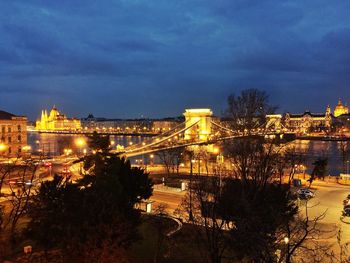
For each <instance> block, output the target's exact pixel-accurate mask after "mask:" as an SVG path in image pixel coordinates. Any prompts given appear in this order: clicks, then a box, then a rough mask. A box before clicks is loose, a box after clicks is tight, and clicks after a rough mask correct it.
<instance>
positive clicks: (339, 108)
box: [334, 99, 349, 117]
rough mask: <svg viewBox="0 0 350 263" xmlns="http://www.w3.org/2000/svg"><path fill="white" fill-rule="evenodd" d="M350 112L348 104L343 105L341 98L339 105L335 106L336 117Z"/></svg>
mask: <svg viewBox="0 0 350 263" xmlns="http://www.w3.org/2000/svg"><path fill="white" fill-rule="evenodd" d="M348 113H349V108H348V106H347V105H346V104H345V105H343V103H342V101H341V99H339V101H338V105H337V106H335V109H334V117H339V116H341V115H343V114H348Z"/></svg>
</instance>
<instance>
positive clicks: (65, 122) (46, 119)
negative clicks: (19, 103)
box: [36, 106, 81, 131]
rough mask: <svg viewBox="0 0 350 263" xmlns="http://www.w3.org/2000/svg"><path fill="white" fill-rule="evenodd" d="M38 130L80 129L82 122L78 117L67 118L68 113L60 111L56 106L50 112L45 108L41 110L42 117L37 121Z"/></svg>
mask: <svg viewBox="0 0 350 263" xmlns="http://www.w3.org/2000/svg"><path fill="white" fill-rule="evenodd" d="M36 129H37V130H39V131H40V130H79V129H81V122H80V120H79V119H76V118H67V116H66V115H64V114H62V113H60V112H59V111H58V110H57V108H56V107H55V106H54V107H53V108H52V109H51V111H50V114H49V115H48V114H47V111H46V110H44V111H42V112H41V118H40V119H39V120H37V122H36Z"/></svg>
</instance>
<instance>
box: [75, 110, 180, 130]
mask: <svg viewBox="0 0 350 263" xmlns="http://www.w3.org/2000/svg"><path fill="white" fill-rule="evenodd" d="M182 121H183V118H181V119H179V118H165V119H108V118H96V117H94V116H93V115H92V114H89V116H88V117H87V118H83V119H81V122H82V126H83V128H84V129H85V128H88V129H97V130H102V131H103V130H106V131H107V130H113V131H119V132H121V133H122V132H125V133H133V132H135V133H142V132H145V133H148V132H152V133H161V132H165V131H169V130H171V129H173V128H174V127H176V126H177V125H178V124H179V123H181V122H182Z"/></svg>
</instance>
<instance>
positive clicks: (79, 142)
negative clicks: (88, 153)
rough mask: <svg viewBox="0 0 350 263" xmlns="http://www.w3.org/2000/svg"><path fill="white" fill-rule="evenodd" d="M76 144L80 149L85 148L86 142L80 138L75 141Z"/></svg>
mask: <svg viewBox="0 0 350 263" xmlns="http://www.w3.org/2000/svg"><path fill="white" fill-rule="evenodd" d="M75 144H76V145H77V146H78V147H83V146H84V145H85V144H86V142H85V140H84V139H83V138H78V139H76V140H75Z"/></svg>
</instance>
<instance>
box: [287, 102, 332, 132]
mask: <svg viewBox="0 0 350 263" xmlns="http://www.w3.org/2000/svg"><path fill="white" fill-rule="evenodd" d="M331 125H332V113H331V108H330V106H328V107H327V109H326V112H325V113H311V112H310V111H306V112H304V113H302V114H291V113H286V114H285V116H284V126H285V127H286V128H287V129H288V130H289V131H293V132H297V133H308V132H320V131H329V130H330V128H331Z"/></svg>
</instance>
